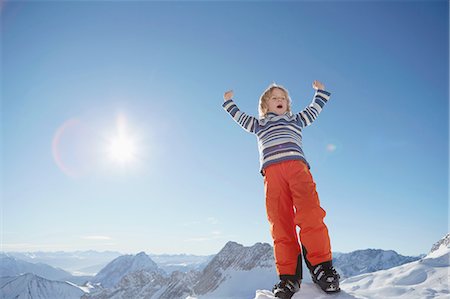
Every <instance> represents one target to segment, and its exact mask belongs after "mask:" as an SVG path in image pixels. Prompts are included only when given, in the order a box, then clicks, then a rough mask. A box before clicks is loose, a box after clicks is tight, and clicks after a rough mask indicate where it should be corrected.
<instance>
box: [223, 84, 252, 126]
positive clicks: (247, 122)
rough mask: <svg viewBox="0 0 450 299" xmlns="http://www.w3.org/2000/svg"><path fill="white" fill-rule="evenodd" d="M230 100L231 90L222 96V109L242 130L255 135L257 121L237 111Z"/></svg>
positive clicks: (231, 96)
mask: <svg viewBox="0 0 450 299" xmlns="http://www.w3.org/2000/svg"><path fill="white" fill-rule="evenodd" d="M232 98H233V91H232V90H229V91H227V92H225V94H224V95H223V99H224V103H223V104H222V107H223V108H224V109H225V111H226V112H228V114H230V115H231V117H232V118H233V119H234V120H235V121H236V122H237V123H238V124H239V125H240V126H241V127H242V128H243V129H244V130H246V131H247V132H249V133H255V128H256V125H257V122H258V120H257V119H256V118H255V117H253V116H250V115H247V114H245V113H244V112H242V111H241V110H239V108H238V107H237V106H236V104H235V103H234V101H233V99H232Z"/></svg>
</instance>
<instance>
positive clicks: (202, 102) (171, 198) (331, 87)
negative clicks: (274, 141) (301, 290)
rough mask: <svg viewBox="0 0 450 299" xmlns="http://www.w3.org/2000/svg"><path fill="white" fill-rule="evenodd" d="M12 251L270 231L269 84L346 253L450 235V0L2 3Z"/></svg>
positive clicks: (127, 245) (175, 248) (7, 233)
mask: <svg viewBox="0 0 450 299" xmlns="http://www.w3.org/2000/svg"><path fill="white" fill-rule="evenodd" d="M0 7H1V72H2V76H1V77H2V78H1V84H2V85H1V95H2V101H1V138H0V142H1V162H0V163H1V164H0V166H1V177H0V179H1V191H0V192H1V216H2V217H1V218H2V219H1V227H0V230H1V237H0V250H1V251H5V252H11V251H75V250H89V249H92V250H97V251H103V250H110V251H118V252H124V253H127V252H130V253H134V252H141V251H145V252H151V253H152V254H163V253H168V254H179V253H186V254H195V255H210V254H215V253H217V252H218V251H219V250H220V249H221V248H222V247H223V246H224V245H225V243H226V242H227V241H229V240H232V241H235V242H237V243H240V244H243V245H245V246H251V245H253V244H255V243H257V242H265V243H269V244H272V240H271V237H270V232H269V225H268V222H267V219H266V212H265V199H264V186H263V179H262V176H261V175H260V173H259V157H258V149H257V143H256V138H255V136H253V135H250V134H248V133H247V132H245V131H244V130H242V129H241V128H240V127H239V126H238V125H237V124H236V123H234V121H233V120H232V119H231V118H230V117H229V115H227V114H226V113H225V112H224V110H223V108H222V106H221V105H222V103H223V98H222V97H223V93H224V92H225V91H227V90H229V89H233V90H234V95H235V96H234V100H235V102H236V103H237V104H238V106H239V108H240V109H241V110H242V111H244V112H246V113H248V114H250V115H254V116H257V113H258V112H257V104H258V99H259V96H260V95H261V93H262V92H263V90H264V89H265V88H266V87H267V86H268V85H269V84H271V83H272V82H276V83H278V84H281V85H283V86H285V87H286V88H287V89H288V90H289V92H290V96H291V98H292V102H293V103H292V109H293V111H294V112H295V111H300V110H301V109H303V108H304V107H306V106H307V105H308V104H309V103H310V102H311V100H312V97H313V95H314V90H313V88H312V86H311V85H312V82H313V81H314V80H319V81H320V82H322V83H323V84H324V85H325V89H326V90H327V91H329V92H331V98H330V102H329V103H328V104H327V105H326V107H325V108H324V111H322V113H321V114H320V116H319V117H318V119H317V120H316V121H315V122H314V123H313V124H312V125H311V126H310V127H307V128H305V129H304V130H303V150H304V152H305V155H306V159H307V160H308V162H309V163H310V165H311V173H312V175H313V178H314V180H315V182H316V184H317V192H318V194H319V198H320V201H321V205H322V207H323V208H324V209H325V211H326V212H327V216H326V217H325V223H326V224H327V226H328V229H329V232H330V238H331V245H332V251H333V252H344V253H346V252H351V251H354V250H360V249H367V248H376V249H384V250H395V251H396V252H398V253H399V254H402V255H408V256H417V255H420V254H426V253H427V252H428V251H429V250H430V249H431V246H432V245H433V244H434V243H435V242H437V241H438V240H439V239H440V238H442V237H443V236H444V235H446V234H447V232H448V231H449V222H448V213H449V204H448V195H449V189H448V183H449V176H448V169H449V153H448V147H449V119H448V115H449V103H448V99H449V98H448V95H449V86H448V85H449V84H448V82H449V73H448V66H449V52H448V49H449V29H448V28H449V17H448V12H449V4H448V1H427V2H425V1H394V2H388V1H362V2H353V1H338V2H331V1H318V2H313V1H287V2H271V1H264V2H253V1H248V2H234V1H233V2H222V1H204V2H202V1H199V2H190V1H175V2H161V1H156V2H154V1H136V2H125V1H123V2H122V1H112V2H107V1H93V2H89V1H63V2H53V1H3V2H2V3H1V4H0Z"/></svg>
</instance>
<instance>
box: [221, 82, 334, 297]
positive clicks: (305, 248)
mask: <svg viewBox="0 0 450 299" xmlns="http://www.w3.org/2000/svg"><path fill="white" fill-rule="evenodd" d="M313 88H314V89H315V90H316V93H315V95H314V98H313V101H312V103H311V104H310V105H309V106H308V107H306V108H305V109H304V110H303V111H301V112H300V113H297V114H293V113H292V112H291V99H290V97H289V93H288V91H287V90H286V89H285V88H284V87H282V86H280V85H276V84H271V85H270V86H269V87H268V88H267V89H266V90H265V91H264V93H263V94H262V95H261V97H260V100H259V119H257V118H255V117H253V116H249V115H247V114H245V113H243V112H241V111H240V110H239V108H238V107H237V106H236V104H235V103H234V101H233V100H232V98H233V91H231V90H230V91H227V92H225V94H224V101H225V102H224V103H223V105H222V106H223V108H224V109H225V110H226V111H227V112H228V113H229V114H230V115H231V117H233V119H234V120H235V121H236V122H237V123H238V124H239V125H241V126H242V127H243V128H244V129H245V130H246V131H248V132H250V133H254V134H256V136H257V139H258V147H259V153H260V164H261V168H260V171H261V174H262V175H263V176H264V191H265V197H266V210H267V217H268V220H269V223H270V228H271V235H272V238H273V243H274V255H275V264H276V269H277V273H278V275H279V277H280V282H279V283H278V284H276V285H275V286H274V288H273V290H272V291H273V292H274V295H275V297H278V298H283V299H288V298H291V297H292V296H293V294H294V293H295V292H297V291H298V290H299V288H300V284H301V279H302V262H301V256H302V252H303V256H304V258H305V261H306V265H307V266H308V268H309V271H310V273H311V276H312V279H313V281H314V282H315V283H317V284H318V285H319V286H320V287H321V289H322V290H324V291H325V292H327V293H334V292H338V291H340V289H339V278H340V276H339V274H338V273H337V272H336V271H335V269H334V268H333V266H332V256H331V246H330V238H329V236H328V229H327V227H326V225H325V223H324V222H323V219H324V217H325V215H326V213H325V211H324V210H323V209H322V208H321V207H320V202H319V197H318V194H317V192H316V184H315V182H314V180H313V178H312V175H311V173H310V171H309V169H310V165H309V163H308V162H307V161H306V158H305V155H304V154H303V150H302V129H303V128H305V127H307V126H309V125H311V123H312V122H313V121H314V120H315V119H316V118H317V116H318V115H319V113H320V112H321V111H322V108H323V107H324V105H325V104H326V103H327V102H328V100H329V98H330V93H329V92H327V91H325V87H324V85H323V84H322V83H320V82H319V81H314V82H313ZM297 226H299V227H300V236H299V237H300V243H301V245H302V248H300V244H299V240H298V236H297V231H296V227H297Z"/></svg>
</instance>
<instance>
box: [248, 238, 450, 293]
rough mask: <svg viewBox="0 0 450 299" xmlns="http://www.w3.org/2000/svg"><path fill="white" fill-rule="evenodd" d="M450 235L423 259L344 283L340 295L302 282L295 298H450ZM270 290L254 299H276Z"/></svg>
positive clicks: (349, 279) (346, 280)
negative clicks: (328, 292)
mask: <svg viewBox="0 0 450 299" xmlns="http://www.w3.org/2000/svg"><path fill="white" fill-rule="evenodd" d="M449 239H450V238H449V235H447V236H446V237H444V238H443V239H442V240H441V241H440V242H438V243H436V244H435V245H434V246H433V248H432V250H431V252H430V253H429V254H428V255H426V256H425V257H424V258H422V259H420V260H418V261H413V262H410V263H407V264H403V265H401V266H397V267H393V268H391V269H388V270H380V271H377V272H372V273H367V274H361V275H357V276H352V277H349V278H347V279H345V280H343V281H341V285H340V287H341V292H340V293H337V294H333V295H329V294H326V293H324V292H323V291H322V290H320V289H319V288H318V287H317V286H316V285H314V284H312V283H309V282H306V283H305V282H303V283H302V286H301V288H300V291H299V292H297V293H296V294H295V295H294V296H293V297H292V299H309V298H314V299H321V298H324V299H325V298H333V299H334V298H336V299H341V298H358V299H379V298H383V299H389V298H396V299H397V298H398V299H440V298H442V299H443V298H447V299H449V298H450V289H449V281H450V274H449V268H450V242H449ZM273 298H274V297H273V295H272V293H271V292H270V291H267V290H258V291H256V295H255V297H254V299H273Z"/></svg>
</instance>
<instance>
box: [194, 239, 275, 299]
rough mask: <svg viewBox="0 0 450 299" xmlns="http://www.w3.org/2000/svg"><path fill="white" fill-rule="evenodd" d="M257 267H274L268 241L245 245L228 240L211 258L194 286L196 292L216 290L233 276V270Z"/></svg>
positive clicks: (203, 292) (248, 269)
mask: <svg viewBox="0 0 450 299" xmlns="http://www.w3.org/2000/svg"><path fill="white" fill-rule="evenodd" d="M256 268H266V269H272V268H273V249H272V246H270V245H269V244H267V243H256V244H255V245H253V246H251V247H245V246H243V245H241V244H238V243H236V242H232V241H230V242H228V243H226V244H225V246H224V247H223V248H222V250H221V251H220V252H219V253H218V254H217V255H216V256H215V257H214V258H213V259H212V260H211V262H210V263H209V264H208V266H206V268H205V269H204V270H203V272H202V273H201V275H200V277H199V280H198V282H197V283H196V285H195V286H194V290H195V292H196V294H206V293H209V292H211V291H214V290H215V289H216V288H217V287H218V286H219V285H220V284H221V283H223V282H224V281H225V280H227V279H229V278H230V277H231V274H230V273H231V272H235V271H251V270H253V269H256Z"/></svg>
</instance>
